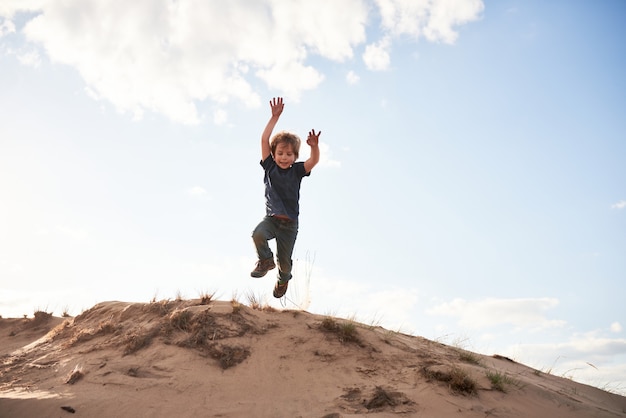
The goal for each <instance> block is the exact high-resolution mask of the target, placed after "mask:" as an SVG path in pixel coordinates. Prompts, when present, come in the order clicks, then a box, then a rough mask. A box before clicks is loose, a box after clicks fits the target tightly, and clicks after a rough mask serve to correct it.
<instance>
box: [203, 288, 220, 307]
mask: <svg viewBox="0 0 626 418" xmlns="http://www.w3.org/2000/svg"><path fill="white" fill-rule="evenodd" d="M216 293H217V292H207V291H202V292H200V305H208V304H209V303H211V301H212V300H213V298H215V294H216Z"/></svg>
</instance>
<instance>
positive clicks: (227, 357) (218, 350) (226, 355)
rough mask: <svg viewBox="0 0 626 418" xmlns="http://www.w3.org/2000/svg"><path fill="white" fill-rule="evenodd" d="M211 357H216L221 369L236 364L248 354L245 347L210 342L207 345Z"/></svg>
mask: <svg viewBox="0 0 626 418" xmlns="http://www.w3.org/2000/svg"><path fill="white" fill-rule="evenodd" d="M209 353H210V355H211V357H213V358H214V359H216V360H217V361H218V362H219V364H220V366H221V367H222V369H228V368H231V367H233V366H236V365H238V364H239V363H241V362H243V361H244V360H245V359H247V358H248V356H250V350H249V349H247V348H246V347H240V346H229V345H218V344H212V345H211V346H210V347H209Z"/></svg>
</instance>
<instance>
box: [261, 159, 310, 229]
mask: <svg viewBox="0 0 626 418" xmlns="http://www.w3.org/2000/svg"><path fill="white" fill-rule="evenodd" d="M261 166H262V167H263V169H264V170H265V178H264V180H263V181H264V182H265V213H266V215H267V216H275V215H287V216H289V218H290V219H292V220H294V221H297V220H298V215H299V214H300V183H301V182H302V178H303V177H304V176H308V175H310V174H311V173H306V170H305V169H304V163H303V162H298V163H294V164H293V165H292V166H291V167H289V168H288V169H282V168H280V167H279V166H277V165H276V162H275V161H274V157H272V155H271V154H270V155H269V156H268V157H267V158H266V159H265V160H263V161H261Z"/></svg>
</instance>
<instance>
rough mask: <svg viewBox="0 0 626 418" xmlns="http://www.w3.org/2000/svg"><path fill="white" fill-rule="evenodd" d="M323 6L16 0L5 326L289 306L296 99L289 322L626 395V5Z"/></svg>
mask: <svg viewBox="0 0 626 418" xmlns="http://www.w3.org/2000/svg"><path fill="white" fill-rule="evenodd" d="M323 3H324V2H323V1H316V2H306V1H292V2H287V1H285V2H276V1H269V0H268V1H254V2H253V1H244V0H240V1H231V2H228V3H227V6H225V5H224V3H219V5H213V4H212V3H210V2H200V1H192V0H177V1H160V2H153V1H149V2H135V3H133V6H132V7H130V6H129V4H128V3H126V2H120V4H118V2H115V1H104V0H102V1H98V0H90V1H84V0H71V1H63V2H60V1H54V0H48V1H45V0H33V1H28V2H25V1H21V0H20V1H17V0H16V1H13V0H10V1H3V2H2V5H0V92H1V94H0V114H1V115H2V123H1V124H0V199H1V202H2V204H1V205H0V237H1V238H0V294H1V295H2V297H1V298H0V315H2V316H4V317H11V316H21V315H23V314H32V313H33V312H34V310H36V309H46V310H48V311H54V312H55V313H56V314H61V312H62V311H63V310H69V312H70V313H72V314H78V313H80V312H81V311H82V310H84V309H87V308H90V307H91V306H93V305H94V304H95V303H97V302H101V301H106V300H123V301H138V302H148V301H150V300H151V299H152V298H154V297H157V298H158V299H164V298H175V297H176V296H177V295H182V296H184V297H187V298H195V297H198V295H199V294H200V293H201V292H207V291H208V292H216V295H217V296H218V297H219V298H221V299H224V300H230V299H232V298H233V297H238V298H239V299H241V300H242V301H245V299H246V295H248V294H255V295H257V297H260V298H262V299H264V300H266V301H267V303H268V304H271V305H273V306H276V307H280V306H281V305H280V303H279V302H278V301H276V300H274V299H273V298H272V296H271V289H272V287H273V282H274V275H273V274H270V275H268V276H267V277H265V278H263V279H251V278H250V277H249V272H250V270H251V269H252V267H253V265H254V262H255V259H254V248H253V245H252V241H251V238H250V234H251V231H252V229H253V228H254V227H255V226H256V224H257V223H258V222H259V221H260V220H261V218H262V216H263V214H264V202H263V172H262V170H261V167H260V165H259V159H260V149H259V138H260V134H261V132H262V130H263V127H264V125H265V123H266V122H267V119H268V118H269V115H270V109H269V105H268V102H269V100H270V99H271V98H272V97H275V96H283V97H285V103H286V105H285V111H284V113H283V116H282V117H281V120H280V122H279V124H278V126H277V130H279V129H286V130H290V131H293V132H295V133H297V134H299V135H300V136H301V137H303V138H305V137H306V133H307V132H308V131H309V130H310V129H312V128H314V129H316V130H321V131H322V136H321V138H320V139H321V150H322V160H321V162H320V164H319V165H318V166H317V167H316V168H315V169H314V171H313V173H312V175H311V177H309V178H306V179H305V180H304V181H303V185H302V190H301V192H302V198H301V218H300V232H299V237H298V241H297V243H296V249H295V252H294V260H295V269H296V274H295V279H294V281H293V282H292V283H291V286H290V290H289V292H288V294H287V296H288V301H287V307H289V308H294V307H295V308H302V309H306V310H308V311H311V312H315V313H319V314H333V315H338V316H344V317H355V318H356V319H357V320H360V321H362V322H366V323H377V324H380V325H382V326H385V327H387V328H390V329H393V330H400V331H403V332H407V333H412V334H415V335H421V336H424V337H427V338H431V339H436V340H439V341H442V342H447V343H453V344H458V345H462V346H464V347H465V348H468V349H472V350H475V351H479V352H483V353H486V354H494V353H498V354H502V355H507V356H509V357H511V358H513V359H515V360H517V361H520V362H523V363H525V364H528V365H530V366H533V367H536V368H539V369H543V370H552V371H553V373H555V374H559V375H564V376H567V377H573V378H574V379H575V380H578V381H582V382H585V383H589V384H593V385H596V386H600V387H604V388H607V389H610V390H614V391H618V392H621V393H623V392H624V390H625V388H626V336H625V330H624V326H625V325H626V318H625V313H626V312H625V310H624V307H623V300H624V299H625V296H626V291H625V290H624V286H623V283H624V279H626V257H625V255H626V233H625V231H626V164H625V163H624V156H626V137H625V134H624V132H626V129H625V128H626V77H624V75H625V74H626V62H625V60H626V45H625V44H624V42H623V39H625V38H626V34H625V33H624V32H625V31H626V30H625V29H623V25H622V22H623V20H624V18H625V17H626V4H624V3H623V2H621V1H618V0H615V1H604V2H594V3H593V4H592V3H591V2H584V1H564V0H563V1H552V2H542V1H513V0H505V1H484V2H481V1H478V0H467V1H458V2H454V5H453V6H452V3H451V2H446V1H432V2H426V1H400V0H387V1H383V0H379V1H373V0H372V1H364V0H345V3H346V4H345V5H343V7H342V8H337V7H336V6H333V5H334V4H335V3H334V2H332V1H328V3H329V4H328V5H324V4H323ZM216 4H217V3H216ZM307 155H308V150H307V147H306V145H304V146H303V149H302V151H301V159H305V158H306V156H307Z"/></svg>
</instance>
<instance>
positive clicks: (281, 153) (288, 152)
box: [274, 143, 296, 169]
mask: <svg viewBox="0 0 626 418" xmlns="http://www.w3.org/2000/svg"><path fill="white" fill-rule="evenodd" d="M274 161H276V165H278V166H279V167H280V168H283V169H287V168H289V167H291V165H292V164H293V163H295V162H296V154H295V153H294V152H293V147H292V146H291V144H285V143H281V144H278V145H277V146H276V152H275V153H274Z"/></svg>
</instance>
